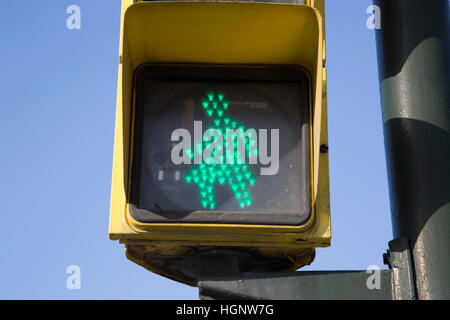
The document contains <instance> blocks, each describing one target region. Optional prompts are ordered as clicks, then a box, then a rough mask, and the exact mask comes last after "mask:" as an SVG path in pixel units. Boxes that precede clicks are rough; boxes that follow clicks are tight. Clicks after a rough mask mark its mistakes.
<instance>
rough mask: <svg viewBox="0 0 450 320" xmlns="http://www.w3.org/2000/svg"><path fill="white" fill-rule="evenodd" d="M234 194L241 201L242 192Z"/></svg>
mask: <svg viewBox="0 0 450 320" xmlns="http://www.w3.org/2000/svg"><path fill="white" fill-rule="evenodd" d="M234 194H235V195H236V198H238V199H240V198H241V197H242V192H240V191H236V192H235V193H234Z"/></svg>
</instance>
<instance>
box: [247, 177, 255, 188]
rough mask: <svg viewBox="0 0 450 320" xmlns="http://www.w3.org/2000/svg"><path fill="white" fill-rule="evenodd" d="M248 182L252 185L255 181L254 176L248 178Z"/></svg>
mask: <svg viewBox="0 0 450 320" xmlns="http://www.w3.org/2000/svg"><path fill="white" fill-rule="evenodd" d="M248 182H249V183H250V185H252V186H253V185H254V184H255V182H256V180H255V178H250V179H249V180H248Z"/></svg>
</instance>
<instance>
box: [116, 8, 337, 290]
mask: <svg viewBox="0 0 450 320" xmlns="http://www.w3.org/2000/svg"><path fill="white" fill-rule="evenodd" d="M316 6H317V9H316V8H315V7H313V6H312V5H281V4H268V3H244V2H234V3H225V2H193V3H189V2H142V1H138V2H136V3H133V1H125V0H124V1H123V10H122V11H123V14H122V36H121V50H120V61H121V63H120V66H119V86H118V101H117V117H116V131H115V149H114V165H113V181H112V191H111V213H110V229H109V234H110V237H111V239H119V240H121V241H122V242H124V243H125V244H126V253H127V257H128V258H129V259H131V260H133V261H135V262H136V263H138V264H140V265H142V266H144V267H146V268H148V269H150V270H152V271H154V272H156V273H159V274H162V275H164V276H167V277H170V278H173V279H176V280H178V281H182V282H185V283H189V284H195V282H196V279H195V278H193V277H192V276H190V273H189V272H186V271H184V272H183V271H182V270H181V269H183V268H181V267H180V266H181V265H183V261H185V260H186V259H191V258H192V257H195V255H196V254H199V253H203V252H208V251H214V252H220V250H223V251H226V252H227V253H229V252H230V250H231V251H233V250H234V251H236V252H239V253H242V252H246V254H249V255H251V256H252V257H255V261H257V263H254V264H252V266H251V267H250V269H251V270H249V271H257V270H264V271H268V270H294V269H297V268H298V267H301V266H302V265H305V264H309V263H310V262H312V260H313V258H314V252H315V248H316V247H324V246H328V245H329V242H330V214H329V195H328V193H329V191H328V154H327V152H326V150H327V121H326V97H325V94H324V92H326V89H325V88H326V76H325V75H326V70H325V69H324V61H325V60H324V41H323V22H322V15H323V5H322V2H321V1H316ZM268 21H270V23H268ZM188 257H190V258H188ZM184 269H186V268H184Z"/></svg>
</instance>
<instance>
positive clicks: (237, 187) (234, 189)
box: [231, 184, 239, 191]
mask: <svg viewBox="0 0 450 320" xmlns="http://www.w3.org/2000/svg"><path fill="white" fill-rule="evenodd" d="M231 189H232V190H233V191H236V190H237V189H239V186H238V185H237V184H232V185H231Z"/></svg>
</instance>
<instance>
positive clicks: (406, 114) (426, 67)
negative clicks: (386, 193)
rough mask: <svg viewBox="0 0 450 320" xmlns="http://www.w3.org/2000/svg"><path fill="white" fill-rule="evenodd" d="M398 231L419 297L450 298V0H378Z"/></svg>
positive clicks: (394, 221)
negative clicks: (405, 243) (405, 240)
mask: <svg viewBox="0 0 450 320" xmlns="http://www.w3.org/2000/svg"><path fill="white" fill-rule="evenodd" d="M374 4H375V5H378V6H379V7H380V9H381V29H380V30H377V49H378V67H379V77H380V79H379V80H380V89H381V101H382V111H383V123H384V136H385V146H386V161H387V168H388V180H389V190H390V202H391V211H392V225H393V233H394V237H395V238H400V237H407V238H408V239H409V245H410V247H411V250H412V255H413V264H414V270H415V283H416V290H417V296H418V298H419V299H450V97H449V96H450V84H449V78H450V76H449V56H450V55H449V21H448V20H449V19H448V16H449V2H448V0H433V1H422V0H374Z"/></svg>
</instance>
